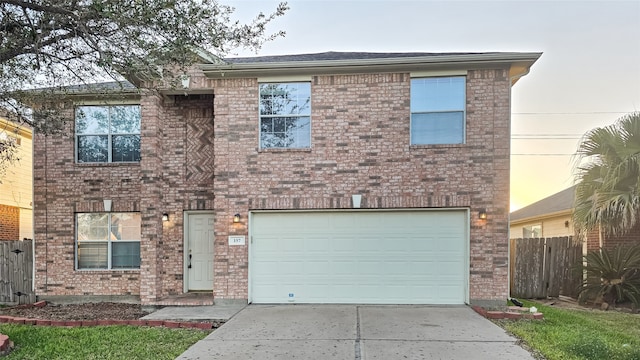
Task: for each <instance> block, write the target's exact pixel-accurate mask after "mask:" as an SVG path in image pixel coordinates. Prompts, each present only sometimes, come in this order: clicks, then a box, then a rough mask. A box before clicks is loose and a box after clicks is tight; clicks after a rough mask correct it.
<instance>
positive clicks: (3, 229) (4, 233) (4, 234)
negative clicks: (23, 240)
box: [0, 204, 20, 240]
mask: <svg viewBox="0 0 640 360" xmlns="http://www.w3.org/2000/svg"><path fill="white" fill-rule="evenodd" d="M0 240H20V208H18V207H15V206H9V205H1V204H0Z"/></svg>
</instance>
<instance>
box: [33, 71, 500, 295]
mask: <svg viewBox="0 0 640 360" xmlns="http://www.w3.org/2000/svg"><path fill="white" fill-rule="evenodd" d="M311 79H312V80H311V83H312V86H311V89H312V96H311V99H312V100H311V101H312V104H311V109H312V114H311V119H312V120H311V123H312V125H311V129H312V130H311V134H312V135H311V143H312V146H311V149H306V150H289V151H287V150H260V149H259V147H258V137H259V129H258V81H257V79H256V78H236V79H233V78H230V79H218V80H215V79H205V78H204V77H200V78H196V79H192V84H194V83H195V84H200V85H201V86H202V87H206V88H210V89H212V92H213V95H189V96H182V95H179V96H161V95H158V94H155V93H145V94H143V95H142V96H141V100H140V102H141V105H142V119H143V120H142V129H141V137H142V142H141V158H142V159H141V161H140V163H139V164H106V165H105V164H101V165H95V164H91V165H89V164H76V163H75V161H74V138H73V135H72V134H73V128H72V127H73V121H70V122H69V123H68V124H67V129H66V131H65V134H68V135H58V136H50V137H44V136H42V135H37V137H36V141H35V149H34V150H35V154H36V156H35V157H34V162H35V166H34V170H35V171H34V178H35V199H34V207H35V224H36V231H35V233H36V236H35V237H36V291H37V294H38V295H40V296H46V295H122V294H127V295H138V296H140V299H141V301H142V302H143V303H147V304H152V303H154V302H158V301H159V300H160V299H162V298H163V297H166V296H170V295H176V294H180V293H182V292H183V266H184V264H183V257H184V251H183V237H184V236H183V233H184V228H183V216H184V215H183V214H184V212H185V211H192V210H213V212H214V213H215V225H214V227H215V261H214V264H215V265H214V266H215V267H214V279H215V280H214V290H213V295H214V298H216V299H247V297H248V262H249V259H248V247H247V246H228V244H227V237H228V236H229V235H248V223H247V214H248V213H249V212H250V211H252V210H266V209H341V208H350V207H351V202H350V200H351V195H352V194H362V208H365V209H398V208H468V209H470V213H471V223H470V234H469V238H470V261H469V262H470V274H469V294H470V300H471V302H476V301H494V302H497V301H503V300H504V299H506V297H507V295H508V294H507V285H508V279H507V270H508V211H509V153H510V148H509V146H510V142H509V136H510V91H511V79H510V77H509V67H508V66H507V65H504V67H503V66H495V67H494V68H492V69H481V70H470V71H468V73H467V95H466V99H467V108H466V144H463V145H432V146H410V145H409V118H410V110H409V105H410V104H409V91H410V74H409V73H373V74H353V75H321V76H312V77H311ZM67 110H69V116H70V118H71V116H72V114H73V113H72V106H69V105H67ZM214 119H215V120H214ZM214 195H215V196H214ZM103 199H111V200H112V201H113V209H112V211H116V212H118V211H139V212H141V215H142V240H141V258H142V263H141V268H140V270H135V271H85V270H82V271H78V270H75V267H74V266H75V265H74V264H75V263H74V256H75V226H74V222H75V220H74V219H75V213H78V212H92V211H103V208H102V207H103ZM480 209H486V210H487V213H488V219H487V220H484V221H480V220H477V215H476V214H477V213H478V211H479V210H480ZM163 213H167V214H169V217H170V221H168V222H164V223H163V222H162V221H161V216H162V214H163ZM235 213H240V214H241V215H242V222H241V223H240V224H233V223H232V217H233V215H234V214H235Z"/></svg>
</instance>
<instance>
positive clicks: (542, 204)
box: [510, 185, 576, 223]
mask: <svg viewBox="0 0 640 360" xmlns="http://www.w3.org/2000/svg"><path fill="white" fill-rule="evenodd" d="M575 195H576V186H575V185H574V186H572V187H570V188H568V189H564V190H562V191H560V192H559V193H556V194H553V195H551V196H549V197H546V198H544V199H542V200H540V201H537V202H535V203H533V204H531V205H529V206H525V207H523V208H522V209H520V210H516V211H514V212H512V213H511V214H510V221H511V223H514V222H522V221H525V220H528V219H531V218H537V217H545V216H549V215H559V214H563V213H571V211H572V210H573V202H574V200H575Z"/></svg>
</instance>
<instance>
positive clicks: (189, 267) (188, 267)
mask: <svg viewBox="0 0 640 360" xmlns="http://www.w3.org/2000/svg"><path fill="white" fill-rule="evenodd" d="M187 269H191V254H189V266H187Z"/></svg>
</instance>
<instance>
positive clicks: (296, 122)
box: [287, 117, 311, 148]
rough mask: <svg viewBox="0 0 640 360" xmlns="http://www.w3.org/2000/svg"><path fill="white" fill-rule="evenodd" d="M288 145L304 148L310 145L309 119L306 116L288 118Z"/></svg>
mask: <svg viewBox="0 0 640 360" xmlns="http://www.w3.org/2000/svg"><path fill="white" fill-rule="evenodd" d="M287 125H288V131H289V132H288V134H287V136H288V138H289V139H291V141H292V143H291V146H290V147H294V148H305V147H310V146H311V119H310V118H308V117H299V118H290V119H289V121H288V122H287Z"/></svg>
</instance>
